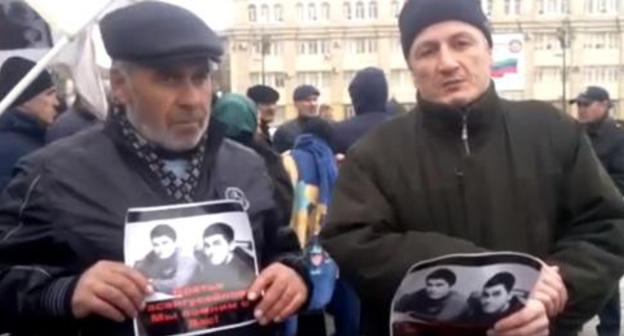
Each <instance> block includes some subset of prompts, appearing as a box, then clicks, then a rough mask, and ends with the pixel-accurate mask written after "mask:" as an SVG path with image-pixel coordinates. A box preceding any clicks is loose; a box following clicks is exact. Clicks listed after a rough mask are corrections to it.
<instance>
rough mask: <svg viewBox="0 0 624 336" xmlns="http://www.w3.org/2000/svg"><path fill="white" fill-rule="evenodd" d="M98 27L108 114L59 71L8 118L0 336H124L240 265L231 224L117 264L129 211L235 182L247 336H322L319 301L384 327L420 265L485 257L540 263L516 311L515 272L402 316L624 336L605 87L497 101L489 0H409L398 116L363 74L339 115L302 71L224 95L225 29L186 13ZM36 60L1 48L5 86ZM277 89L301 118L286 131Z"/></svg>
mask: <svg viewBox="0 0 624 336" xmlns="http://www.w3.org/2000/svg"><path fill="white" fill-rule="evenodd" d="M100 27H101V32H102V37H103V41H104V46H105V48H106V51H107V53H108V54H109V55H110V57H111V58H112V60H113V64H112V67H111V69H110V81H111V92H110V97H111V102H110V103H111V104H110V105H111V108H110V111H109V112H108V116H107V119H106V120H98V119H97V118H96V117H94V115H95V114H93V113H89V108H88V107H86V106H84V104H81V102H80V99H78V102H77V103H76V104H75V106H73V107H71V108H70V109H69V111H66V112H63V113H62V114H61V115H60V116H57V109H58V105H59V101H58V99H57V98H56V92H55V89H54V83H53V81H52V79H51V76H50V74H49V73H48V72H47V71H44V72H43V73H42V74H41V75H39V76H38V77H37V78H36V79H35V81H34V82H33V83H32V84H31V85H30V86H29V87H28V88H27V89H26V90H25V91H24V92H23V93H21V95H20V96H19V97H18V98H17V100H16V101H15V102H14V103H13V104H12V105H11V106H10V108H9V109H8V110H7V111H4V113H2V116H1V117H0V158H1V160H0V188H1V189H2V190H3V192H2V196H1V197H0V301H1V302H2V304H1V305H0V332H7V333H11V334H13V335H87V336H91V335H131V334H132V333H133V327H132V319H133V318H135V317H136V316H137V313H138V312H139V311H140V310H141V309H142V307H143V305H144V300H145V298H146V297H148V296H150V295H153V294H154V292H155V291H158V292H169V293H170V292H172V291H173V288H172V285H171V283H172V281H173V280H175V281H178V280H180V279H186V280H188V281H191V280H190V279H191V278H193V277H194V276H197V274H200V275H201V276H203V277H209V276H210V274H208V273H210V271H205V269H207V270H211V268H205V269H204V268H202V265H203V264H205V265H208V264H214V265H217V264H219V265H221V264H227V263H228V262H229V260H234V262H240V263H245V262H246V261H245V260H244V258H242V257H240V256H244V252H241V253H243V254H241V253H239V251H237V250H236V249H234V248H233V247H232V248H230V241H231V235H229V234H228V230H227V225H226V227H225V228H224V227H220V226H218V225H214V226H210V227H208V228H206V231H205V232H204V234H203V236H202V237H201V241H202V244H203V245H202V250H201V251H198V254H197V255H196V256H195V259H196V260H189V258H186V259H185V258H184V256H182V255H180V254H179V253H178V247H177V246H176V243H175V242H176V233H175V231H173V230H172V229H171V228H170V227H168V226H166V225H164V226H158V227H156V228H154V230H153V231H152V232H151V234H150V239H151V243H152V246H153V251H152V252H150V253H149V254H148V255H146V256H145V258H144V259H142V260H140V261H138V262H137V263H136V264H135V265H126V264H124V262H123V260H124V258H123V241H124V237H123V232H124V223H125V215H126V212H127V210H128V209H129V208H140V207H149V206H160V205H168V204H179V203H194V202H202V201H208V200H218V199H225V198H228V197H229V196H230V192H231V190H237V192H238V194H237V196H238V197H242V198H244V200H245V202H247V204H246V212H247V214H248V216H249V219H250V222H251V226H252V231H253V238H254V239H253V240H254V246H255V250H256V255H257V258H258V266H259V275H258V276H257V277H256V278H255V280H254V281H253V283H251V284H250V285H249V289H248V291H247V298H248V300H250V301H252V302H254V304H255V308H254V316H255V318H256V319H257V321H258V324H257V325H255V327H254V329H253V331H252V333H251V334H253V335H287V336H291V335H315V336H318V335H325V334H327V333H328V330H326V328H325V319H326V318H325V317H326V315H327V314H329V315H330V316H332V317H333V319H334V325H335V334H336V335H337V336H341V335H342V336H356V335H367V336H382V335H388V333H389V317H390V305H391V300H392V298H393V295H394V293H395V292H396V290H397V287H398V286H399V284H400V282H401V280H402V279H403V277H404V275H405V273H406V271H407V270H408V269H409V268H410V266H412V265H413V264H415V263H418V262H420V261H423V260H427V259H431V258H436V257H440V256H444V255H448V254H455V253H473V252H474V253H478V252H494V251H516V252H523V253H526V254H530V255H532V256H534V257H536V258H538V259H540V260H541V262H542V271H541V274H540V278H539V279H538V281H537V284H536V285H535V287H534V288H533V289H532V291H531V292H530V293H528V297H527V298H526V300H523V302H522V304H519V303H518V302H516V298H515V297H514V296H513V294H512V291H513V287H514V282H515V279H513V277H512V278H509V274H508V273H505V272H501V273H499V274H496V275H495V276H493V277H492V278H491V279H490V280H489V281H488V282H487V283H485V284H484V285H483V290H482V292H480V293H478V294H477V295H476V296H475V297H470V298H467V297H460V296H459V295H457V294H456V293H454V292H453V290H452V287H453V285H454V282H455V278H454V274H453V273H452V272H450V271H448V270H446V271H444V270H441V271H439V272H437V273H435V274H431V275H430V276H429V277H428V278H427V287H426V288H425V289H423V290H422V291H419V292H415V293H412V294H411V295H409V296H406V297H405V300H404V301H403V302H399V307H400V308H399V309H400V310H402V311H405V312H412V313H417V314H421V315H422V314H424V315H430V316H434V315H435V316H440V315H441V316H445V318H447V319H471V320H481V321H483V322H487V323H491V324H492V327H491V329H492V332H493V333H494V334H495V335H500V336H511V335H520V336H522V335H527V336H539V335H561V336H567V335H577V334H578V332H579V331H580V330H581V328H582V327H583V325H584V324H585V323H586V322H587V321H588V320H589V319H591V318H592V317H594V316H596V315H599V316H600V320H601V323H600V325H599V327H598V331H597V332H598V333H599V335H601V336H608V335H619V334H620V319H621V317H620V303H619V291H618V288H619V287H618V284H619V280H620V278H621V276H622V274H623V273H624V199H623V197H622V192H624V130H623V129H622V126H621V124H620V123H619V122H618V121H617V120H615V119H613V118H612V117H611V116H610V114H609V111H610V109H611V108H612V104H611V101H610V98H609V94H608V92H607V91H606V90H604V89H602V88H600V87H594V86H592V87H588V88H587V90H586V91H584V92H582V93H580V94H579V95H578V97H576V98H575V99H573V100H571V101H570V103H571V104H575V105H577V106H578V115H579V120H574V119H573V118H572V117H570V116H568V115H565V114H563V113H561V112H560V111H558V110H557V109H556V108H555V107H553V106H551V105H549V104H547V103H544V102H539V101H509V100H506V99H503V98H501V97H499V96H498V94H497V92H496V87H495V85H494V83H493V81H492V79H491V76H490V68H491V65H492V54H491V53H492V37H491V32H490V28H489V26H488V24H487V18H486V16H485V15H484V13H483V11H482V9H481V7H480V5H478V4H477V2H474V1H453V0H412V1H408V2H406V4H405V5H404V8H403V9H402V11H401V14H400V16H399V22H398V28H399V30H400V34H401V44H402V50H403V53H404V56H405V60H406V63H407V65H408V68H409V70H410V71H411V73H412V75H413V78H414V83H415V94H416V95H417V105H416V107H415V108H414V109H413V110H412V111H409V112H406V113H400V112H399V113H396V112H394V111H395V110H396V109H397V106H395V105H394V104H392V103H389V96H390V93H389V92H388V83H387V80H386V77H385V75H384V72H383V71H382V70H381V69H378V68H375V67H367V68H365V69H361V70H360V71H358V72H357V73H356V75H355V77H354V79H353V80H352V81H351V83H350V84H349V87H348V91H349V94H350V97H351V100H352V103H353V108H354V111H355V116H353V117H352V118H349V119H347V120H344V121H340V122H336V121H333V120H332V117H331V111H330V110H331V107H329V106H325V108H321V107H320V106H319V101H320V99H319V98H321V97H320V95H321V94H320V91H319V90H318V89H317V88H315V87H314V86H311V85H308V84H306V83H300V84H301V85H299V86H298V87H297V88H296V89H295V90H294V92H293V94H292V97H288V98H286V97H280V95H279V93H278V92H277V91H276V90H275V89H273V88H271V87H269V86H266V85H256V86H253V87H250V88H249V89H248V90H247V92H245V93H244V94H243V93H225V94H220V95H215V94H214V93H213V88H212V79H211V76H210V75H211V72H212V71H213V64H214V63H215V62H219V60H220V58H221V57H222V55H223V53H224V50H223V46H222V44H221V40H220V38H219V37H218V36H217V35H216V34H215V33H214V32H213V31H212V29H211V28H210V27H208V26H207V25H206V23H205V22H203V21H202V20H201V19H200V18H198V17H197V16H196V15H195V14H193V13H192V12H189V11H187V10H185V9H183V8H181V7H178V6H175V5H171V4H167V3H162V2H157V1H143V2H139V3H135V4H131V5H129V6H127V7H122V8H120V9H117V10H115V11H113V12H111V13H109V14H107V15H106V16H104V18H103V19H102V21H101V23H100ZM155 36H158V38H154V37H155ZM34 65H35V63H33V62H32V61H30V60H27V59H24V58H20V57H13V58H10V59H9V60H7V61H6V62H5V63H4V64H3V65H2V67H1V69H0V98H1V97H4V96H5V95H6V94H7V93H8V92H9V91H10V90H11V89H12V88H13V87H14V86H15V85H16V84H17V82H18V81H19V80H20V79H21V78H22V77H23V76H24V75H25V74H26V73H27V72H28V71H29V70H30V69H31V68H33V67H34ZM285 99H292V101H293V102H294V106H295V108H296V110H297V116H296V118H294V119H292V120H288V121H286V122H284V123H282V124H281V125H279V126H278V125H274V123H275V121H276V120H275V118H276V104H277V102H278V101H284V100H285ZM275 126H278V127H277V128H276V129H275V130H274V127H275ZM233 188H234V189H233ZM213 245H214V246H213ZM217 245H220V246H222V247H224V248H223V249H220V250H219V249H218V248H217V247H215V246H217ZM219 251H221V252H222V253H221V252H219ZM221 257H222V258H221ZM215 258H216V259H215ZM219 258H221V259H219ZM217 259H218V260H217ZM190 264H194V265H196V266H193V267H190V266H189V267H182V265H190ZM132 266H134V267H132ZM189 270H192V271H189ZM186 280H184V281H186ZM180 281H182V280H180ZM415 298H420V299H418V300H413V299H415ZM416 301H417V302H416ZM231 334H235V333H232V331H227V330H226V331H221V332H218V333H216V335H231ZM251 334H250V335H251Z"/></svg>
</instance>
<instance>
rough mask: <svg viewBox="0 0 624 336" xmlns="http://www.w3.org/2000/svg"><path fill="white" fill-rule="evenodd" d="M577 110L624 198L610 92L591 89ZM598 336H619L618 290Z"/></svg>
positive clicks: (623, 162) (623, 146) (621, 138)
mask: <svg viewBox="0 0 624 336" xmlns="http://www.w3.org/2000/svg"><path fill="white" fill-rule="evenodd" d="M570 104H576V106H577V108H578V120H579V122H581V124H583V125H585V129H586V131H587V135H589V139H590V140H591V142H592V145H593V147H594V151H595V152H596V155H597V156H598V159H600V162H601V163H602V166H603V167H604V168H605V170H606V171H607V173H608V174H609V176H611V178H612V179H613V182H614V183H615V185H616V186H617V188H618V190H619V191H620V193H621V194H624V129H623V128H622V126H621V124H620V123H619V122H617V121H616V120H615V119H613V118H612V117H611V116H610V115H609V110H610V109H611V107H613V104H612V103H611V99H610V98H609V92H608V91H607V90H605V89H604V88H602V87H599V86H588V87H587V88H586V89H585V91H583V92H581V93H579V95H578V96H577V97H576V98H575V99H572V100H570ZM598 317H599V319H600V324H599V325H598V327H597V328H596V331H597V332H598V335H599V336H608V335H620V320H621V308H620V292H619V290H617V289H616V290H615V291H614V292H613V295H612V297H611V300H609V302H608V303H607V304H606V305H605V306H604V308H603V309H602V311H601V312H600V313H599V314H598Z"/></svg>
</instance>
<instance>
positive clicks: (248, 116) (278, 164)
mask: <svg viewBox="0 0 624 336" xmlns="http://www.w3.org/2000/svg"><path fill="white" fill-rule="evenodd" d="M257 111H258V109H257V108H256V106H255V105H254V103H253V102H252V101H250V100H249V99H248V98H247V97H245V96H243V95H239V94H235V93H226V94H224V95H223V96H221V97H220V98H219V99H217V102H216V104H215V106H214V111H213V114H212V117H213V118H214V119H215V120H218V121H219V122H221V123H223V124H224V125H225V128H226V131H225V136H226V137H228V138H230V139H232V140H234V141H236V142H238V143H240V144H242V145H243V146H246V147H249V148H251V149H252V150H254V151H255V152H256V153H257V154H258V155H260V157H262V159H264V163H265V165H266V167H267V171H268V172H269V176H270V177H271V180H272V181H273V196H274V198H275V203H276V211H277V213H278V222H280V223H288V222H289V220H290V216H291V212H292V204H293V185H292V183H291V181H290V178H289V176H288V174H287V173H286V170H285V169H284V165H283V164H282V158H281V156H280V155H279V154H277V153H276V152H275V151H274V150H273V149H272V148H271V147H270V146H269V145H268V144H267V143H266V142H265V141H263V139H262V136H260V139H259V136H258V133H257V132H256V129H257V125H258V118H257V116H256V113H257ZM260 120H261V119H260Z"/></svg>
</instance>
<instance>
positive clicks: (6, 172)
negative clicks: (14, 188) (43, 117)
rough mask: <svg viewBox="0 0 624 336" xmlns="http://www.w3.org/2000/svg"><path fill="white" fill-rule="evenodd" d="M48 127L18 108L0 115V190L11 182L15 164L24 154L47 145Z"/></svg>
mask: <svg viewBox="0 0 624 336" xmlns="http://www.w3.org/2000/svg"><path fill="white" fill-rule="evenodd" d="M45 137H46V129H45V127H44V126H43V125H42V124H41V123H39V122H38V121H37V120H35V119H34V118H33V117H30V116H27V115H25V114H24V113H21V112H20V111H18V110H17V109H11V110H7V111H6V112H5V113H4V114H3V115H2V117H0V190H2V189H4V187H5V186H6V185H7V184H8V183H9V181H10V180H11V177H12V172H13V166H14V165H15V163H16V162H17V161H18V160H19V159H20V158H21V157H23V156H24V155H26V154H28V153H30V152H33V151H35V150H37V149H39V148H41V147H43V146H44V145H45V143H46V142H45Z"/></svg>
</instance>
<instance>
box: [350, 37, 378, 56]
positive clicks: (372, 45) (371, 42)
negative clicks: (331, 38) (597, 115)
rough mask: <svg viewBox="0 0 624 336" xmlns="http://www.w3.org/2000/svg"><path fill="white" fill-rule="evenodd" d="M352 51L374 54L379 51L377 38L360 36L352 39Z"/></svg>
mask: <svg viewBox="0 0 624 336" xmlns="http://www.w3.org/2000/svg"><path fill="white" fill-rule="evenodd" d="M351 52H352V53H355V54H374V53H376V52H377V40H376V39H366V38H358V39H354V40H352V41H351Z"/></svg>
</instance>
